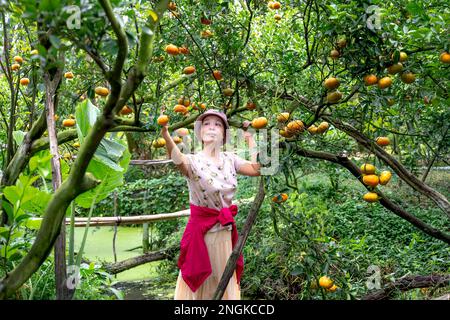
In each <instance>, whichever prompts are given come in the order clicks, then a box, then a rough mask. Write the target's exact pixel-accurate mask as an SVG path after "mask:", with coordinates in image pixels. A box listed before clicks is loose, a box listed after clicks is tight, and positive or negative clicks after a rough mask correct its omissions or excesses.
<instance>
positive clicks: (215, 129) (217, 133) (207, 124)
mask: <svg viewBox="0 0 450 320" xmlns="http://www.w3.org/2000/svg"><path fill="white" fill-rule="evenodd" d="M224 132H225V128H224V125H223V122H222V119H220V118H219V117H216V116H214V115H210V116H206V117H205V118H204V119H203V121H202V127H201V136H202V141H203V142H204V143H205V144H208V143H217V144H222V143H223V136H224Z"/></svg>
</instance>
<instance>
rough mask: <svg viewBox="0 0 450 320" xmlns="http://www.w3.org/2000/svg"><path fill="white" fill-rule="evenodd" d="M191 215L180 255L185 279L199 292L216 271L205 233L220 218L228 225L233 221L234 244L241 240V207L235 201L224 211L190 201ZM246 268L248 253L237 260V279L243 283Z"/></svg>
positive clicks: (182, 239)
mask: <svg viewBox="0 0 450 320" xmlns="http://www.w3.org/2000/svg"><path fill="white" fill-rule="evenodd" d="M190 209H191V215H190V217H189V221H188V223H187V225H186V229H185V230H184V233H183V237H182V238H181V244H180V257H179V259H178V267H179V268H180V270H181V276H182V277H183V280H184V282H186V284H187V285H188V286H189V288H191V290H192V292H195V291H196V290H197V289H198V288H199V287H200V286H201V285H202V283H203V282H204V281H205V280H206V279H207V278H208V277H209V275H210V274H211V272H212V269H211V262H210V260H209V255H208V248H207V247H206V243H205V240H204V236H205V234H206V233H207V232H208V230H209V229H211V228H212V227H213V226H214V225H215V224H216V223H217V222H220V224H221V225H223V226H225V225H227V224H232V226H233V229H232V231H231V242H232V245H233V248H234V246H235V245H236V242H237V240H238V232H237V229H236V222H235V221H234V216H235V215H236V214H237V213H238V207H237V206H236V205H235V204H233V205H231V206H230V207H228V208H223V209H221V210H220V211H219V210H216V209H212V208H208V207H200V206H196V205H193V204H192V203H191V204H190ZM243 269H244V257H243V255H242V254H241V255H240V256H239V259H238V261H237V264H236V278H237V283H238V284H239V283H240V280H241V274H242V271H243Z"/></svg>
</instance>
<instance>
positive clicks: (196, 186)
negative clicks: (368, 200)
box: [185, 151, 249, 232]
mask: <svg viewBox="0 0 450 320" xmlns="http://www.w3.org/2000/svg"><path fill="white" fill-rule="evenodd" d="M185 156H186V158H187V160H188V169H189V170H188V173H189V177H186V179H187V182H188V187H189V201H190V202H191V203H192V204H194V205H196V206H202V207H208V208H213V209H216V210H221V209H222V208H225V207H229V206H231V205H232V204H233V203H232V201H233V197H234V194H235V193H236V189H237V173H236V172H237V171H238V170H239V168H240V167H241V166H242V165H243V164H245V163H249V161H247V160H245V159H242V158H241V157H239V156H238V155H236V154H235V153H233V152H227V151H226V152H220V153H219V163H218V164H217V163H215V162H214V161H213V160H212V159H210V158H208V157H207V156H205V155H204V154H203V153H202V152H198V153H196V154H186V155H185ZM229 227H230V226H227V227H226V228H227V229H229ZM221 229H223V227H222V226H220V224H218V225H216V226H214V227H213V228H212V229H211V230H210V232H211V231H219V230H221Z"/></svg>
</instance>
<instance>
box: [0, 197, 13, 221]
mask: <svg viewBox="0 0 450 320" xmlns="http://www.w3.org/2000/svg"><path fill="white" fill-rule="evenodd" d="M2 207H3V209H4V210H5V211H6V214H7V215H8V220H9V221H14V208H13V205H12V204H11V203H9V202H7V201H2Z"/></svg>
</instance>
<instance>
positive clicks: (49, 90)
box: [44, 56, 73, 300]
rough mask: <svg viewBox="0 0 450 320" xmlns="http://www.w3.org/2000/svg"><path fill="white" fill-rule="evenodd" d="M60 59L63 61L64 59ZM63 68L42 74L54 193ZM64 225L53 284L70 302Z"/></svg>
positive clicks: (59, 179)
mask: <svg viewBox="0 0 450 320" xmlns="http://www.w3.org/2000/svg"><path fill="white" fill-rule="evenodd" d="M60 59H61V60H62V61H64V57H63V56H61V57H60ZM62 70H63V68H56V69H51V70H47V71H45V72H44V84H45V88H46V96H45V110H46V114H47V131H48V138H49V143H50V154H51V155H52V158H51V168H52V186H53V191H54V192H55V191H56V190H58V188H59V187H60V186H61V183H62V176H61V165H60V160H59V159H60V156H59V152H58V140H57V136H56V126H55V120H54V118H55V113H56V109H57V102H58V99H57V91H58V88H59V85H60V83H61V79H62ZM65 230H66V228H65V224H64V222H63V223H61V227H60V234H59V235H58V237H57V239H56V242H55V246H54V254H55V283H56V299H57V300H70V299H71V297H72V293H73V291H72V290H69V288H68V287H67V286H66V280H67V263H66V232H65Z"/></svg>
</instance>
